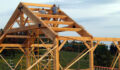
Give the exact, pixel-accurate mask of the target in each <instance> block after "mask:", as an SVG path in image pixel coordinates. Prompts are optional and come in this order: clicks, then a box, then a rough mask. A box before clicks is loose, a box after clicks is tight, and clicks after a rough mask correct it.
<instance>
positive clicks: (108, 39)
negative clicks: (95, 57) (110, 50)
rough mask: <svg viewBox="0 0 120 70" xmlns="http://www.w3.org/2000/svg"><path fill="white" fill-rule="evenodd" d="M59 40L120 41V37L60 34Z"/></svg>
mask: <svg viewBox="0 0 120 70" xmlns="http://www.w3.org/2000/svg"><path fill="white" fill-rule="evenodd" d="M58 38H59V40H78V41H90V40H93V41H120V38H104V37H93V38H91V37H72V36H59V37H58Z"/></svg>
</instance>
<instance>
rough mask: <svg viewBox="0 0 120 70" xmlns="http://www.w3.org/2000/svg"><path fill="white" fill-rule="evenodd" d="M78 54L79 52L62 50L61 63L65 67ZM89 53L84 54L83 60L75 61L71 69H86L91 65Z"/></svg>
mask: <svg viewBox="0 0 120 70" xmlns="http://www.w3.org/2000/svg"><path fill="white" fill-rule="evenodd" d="M77 55H78V53H77V52H68V51H61V52H60V63H61V65H62V66H63V67H65V66H66V65H67V64H68V63H70V62H71V61H72V60H73V59H74V58H75V57H76V56H77ZM88 58H89V57H88V55H86V56H84V57H83V58H82V59H81V60H79V61H78V62H77V63H75V64H74V65H73V66H72V67H71V69H77V68H79V69H80V68H81V69H85V68H88V67H89V61H88Z"/></svg>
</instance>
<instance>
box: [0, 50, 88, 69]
mask: <svg viewBox="0 0 120 70" xmlns="http://www.w3.org/2000/svg"><path fill="white" fill-rule="evenodd" d="M77 55H78V53H77V52H69V51H61V52H60V63H61V65H62V66H63V67H65V66H66V65H67V64H68V63H69V62H70V61H72V60H73V59H74V58H75V57H76V56H77ZM20 56H21V54H17V55H16V56H15V57H14V58H15V59H14V64H16V62H17V61H18V60H19V59H20ZM5 59H6V60H7V61H8V62H9V59H8V58H5ZM24 60H25V59H24ZM23 64H24V65H25V63H23ZM88 66H89V61H88V55H86V56H84V57H83V58H82V59H81V60H80V61H78V62H77V63H75V64H74V65H73V66H72V67H71V69H77V68H81V69H84V68H88ZM0 70H10V68H9V67H8V66H7V64H6V63H5V62H4V61H3V60H2V59H0ZM17 70H19V67H18V68H17Z"/></svg>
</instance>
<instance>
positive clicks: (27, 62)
mask: <svg viewBox="0 0 120 70" xmlns="http://www.w3.org/2000/svg"><path fill="white" fill-rule="evenodd" d="M29 48H30V45H29V40H28V42H27V46H26V48H25V56H26V68H28V67H30V65H31V64H30V50H29Z"/></svg>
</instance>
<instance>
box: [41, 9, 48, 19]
mask: <svg viewBox="0 0 120 70" xmlns="http://www.w3.org/2000/svg"><path fill="white" fill-rule="evenodd" d="M39 13H40V14H47V11H45V9H44V8H42V10H40V11H39ZM41 19H42V20H45V19H46V18H45V17H41Z"/></svg>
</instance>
